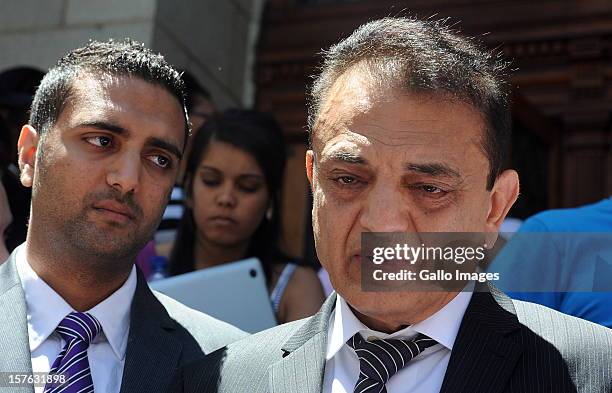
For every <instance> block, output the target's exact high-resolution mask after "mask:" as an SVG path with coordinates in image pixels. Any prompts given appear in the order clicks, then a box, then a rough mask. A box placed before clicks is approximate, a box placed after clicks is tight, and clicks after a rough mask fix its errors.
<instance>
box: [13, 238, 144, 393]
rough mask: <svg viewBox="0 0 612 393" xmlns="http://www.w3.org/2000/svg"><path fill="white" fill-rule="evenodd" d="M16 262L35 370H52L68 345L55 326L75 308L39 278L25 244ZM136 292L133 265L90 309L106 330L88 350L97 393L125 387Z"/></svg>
mask: <svg viewBox="0 0 612 393" xmlns="http://www.w3.org/2000/svg"><path fill="white" fill-rule="evenodd" d="M16 263H17V273H18V274H19V278H20V280H21V286H22V287H23V291H24V292H25V298H26V306H27V316H28V337H29V343H30V353H31V356H32V370H33V371H34V372H45V373H48V372H49V370H50V369H51V365H52V364H53V362H54V361H55V358H56V357H57V355H58V354H59V353H60V351H61V350H62V348H63V347H64V340H63V339H62V338H61V336H60V335H59V334H58V333H56V332H55V328H56V327H57V325H58V324H59V323H60V322H61V321H62V319H64V317H66V315H68V314H70V313H71V312H73V311H75V310H74V309H73V308H72V307H70V305H69V304H68V303H66V301H65V300H64V299H62V297H61V296H60V295H59V294H58V293H57V292H55V291H54V290H53V289H52V288H51V287H50V286H49V285H47V283H45V282H44V281H43V280H42V279H41V278H40V277H38V275H37V274H36V272H35V271H34V270H33V269H32V267H31V266H30V264H29V263H28V261H27V259H26V249H25V245H21V246H19V248H18V250H17V258H16ZM135 291H136V268H135V267H133V268H132V271H131V273H130V275H129V277H128V279H127V281H126V282H125V283H124V284H123V286H121V288H119V289H118V290H117V291H115V292H114V293H113V294H112V295H110V296H109V297H108V298H106V299H105V300H104V301H102V302H101V303H99V304H98V305H96V306H95V307H94V308H92V309H91V310H88V311H87V312H88V313H90V314H91V315H93V316H94V317H96V318H97V319H98V321H99V322H100V324H101V325H102V332H101V333H100V334H98V336H97V337H96V338H95V339H94V341H93V342H92V343H91V344H90V346H89V348H88V349H87V356H88V358H89V365H90V368H91V377H92V380H93V384H94V389H95V391H96V392H105V393H107V392H108V393H115V392H116V393H119V390H120V388H121V378H122V376H123V366H124V364H125V350H126V347H127V339H128V332H129V327H130V306H131V304H132V298H133V297H134V292H135ZM43 389H44V388H43V387H36V388H35V392H36V393H42V392H43Z"/></svg>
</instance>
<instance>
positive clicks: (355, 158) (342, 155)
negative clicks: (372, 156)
mask: <svg viewBox="0 0 612 393" xmlns="http://www.w3.org/2000/svg"><path fill="white" fill-rule="evenodd" d="M329 160H330V161H341V162H345V163H347V164H359V165H367V163H368V161H367V160H366V159H365V158H363V157H361V156H360V155H359V154H355V153H352V152H347V151H339V152H334V153H332V154H330V155H329Z"/></svg>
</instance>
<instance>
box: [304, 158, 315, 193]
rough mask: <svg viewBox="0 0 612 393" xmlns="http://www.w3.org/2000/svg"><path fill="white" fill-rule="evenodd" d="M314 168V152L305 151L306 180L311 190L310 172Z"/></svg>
mask: <svg viewBox="0 0 612 393" xmlns="http://www.w3.org/2000/svg"><path fill="white" fill-rule="evenodd" d="M313 166H314V152H313V151H312V150H307V151H306V177H307V178H308V183H310V187H311V188H312V171H313Z"/></svg>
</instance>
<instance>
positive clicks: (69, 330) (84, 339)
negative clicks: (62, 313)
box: [44, 312, 102, 393]
mask: <svg viewBox="0 0 612 393" xmlns="http://www.w3.org/2000/svg"><path fill="white" fill-rule="evenodd" d="M55 330H56V331H57V332H58V333H59V334H60V336H62V338H63V339H64V342H65V343H66V344H65V345H64V348H63V349H62V351H61V352H60V353H59V355H57V358H56V359H55V362H53V365H52V366H51V371H50V372H49V375H55V374H57V375H63V376H64V378H65V379H64V382H63V383H56V384H51V383H48V384H46V385H45V390H44V393H77V392H78V393H91V392H93V391H94V387H93V381H92V379H91V370H90V369H89V360H88V359H87V348H88V347H89V343H91V342H92V341H93V339H94V338H95V337H96V336H97V335H98V333H100V332H101V331H102V326H101V325H100V322H98V320H97V319H96V318H95V317H94V316H93V315H91V314H87V313H82V312H72V313H70V314H68V316H66V318H64V319H63V320H62V322H60V324H59V325H57V328H56V329H55Z"/></svg>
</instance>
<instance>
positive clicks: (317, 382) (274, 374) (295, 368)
mask: <svg viewBox="0 0 612 393" xmlns="http://www.w3.org/2000/svg"><path fill="white" fill-rule="evenodd" d="M335 303H336V295H335V293H334V294H332V295H331V296H330V297H329V298H328V299H327V300H326V301H325V303H324V304H323V306H322V307H321V310H319V312H318V313H317V314H315V315H314V316H313V317H312V318H311V319H309V320H308V322H306V323H305V324H304V325H303V326H302V327H301V328H300V329H299V330H298V331H297V332H296V333H295V334H294V335H293V336H291V337H290V338H289V340H287V342H286V343H285V344H284V345H283V352H284V353H283V359H282V360H280V361H278V362H276V363H274V364H273V365H272V366H270V369H269V372H268V374H269V386H270V389H269V390H270V392H273V393H274V392H276V393H284V392H303V393H318V392H321V391H322V387H323V376H324V371H325V351H326V349H327V327H328V323H329V317H330V315H331V313H332V312H333V309H334V306H335Z"/></svg>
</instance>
